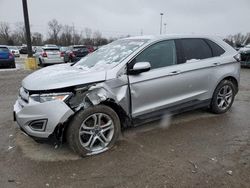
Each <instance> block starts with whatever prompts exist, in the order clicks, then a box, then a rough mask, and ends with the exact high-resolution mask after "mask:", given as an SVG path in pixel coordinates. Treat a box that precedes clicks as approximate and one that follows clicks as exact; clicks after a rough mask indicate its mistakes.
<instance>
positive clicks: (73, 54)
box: [64, 45, 90, 62]
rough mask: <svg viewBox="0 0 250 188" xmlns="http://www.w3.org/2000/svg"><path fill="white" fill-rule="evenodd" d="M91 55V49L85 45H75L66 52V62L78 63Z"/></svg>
mask: <svg viewBox="0 0 250 188" xmlns="http://www.w3.org/2000/svg"><path fill="white" fill-rule="evenodd" d="M89 53H90V51H89V49H88V48H87V46H85V45H74V46H70V47H69V50H67V51H66V52H65V55H64V61H65V62H76V61H78V60H80V59H81V58H82V57H85V56H86V55H88V54H89Z"/></svg>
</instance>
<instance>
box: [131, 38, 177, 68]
mask: <svg viewBox="0 0 250 188" xmlns="http://www.w3.org/2000/svg"><path fill="white" fill-rule="evenodd" d="M133 62H134V63H135V62H149V63H150V64H151V69H156V68H161V67H166V66H170V65H174V64H176V50H175V42H174V41H173V40H168V41H162V42H158V43H156V44H153V45H152V46H150V47H148V48H147V49H145V50H144V51H143V52H142V53H141V54H139V55H138V56H137V57H136V58H135V59H134V61H133Z"/></svg>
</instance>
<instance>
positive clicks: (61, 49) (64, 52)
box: [60, 46, 69, 58]
mask: <svg viewBox="0 0 250 188" xmlns="http://www.w3.org/2000/svg"><path fill="white" fill-rule="evenodd" d="M68 50H69V47H66V46H62V47H60V52H61V57H63V58H64V56H65V54H66V52H67V51H68Z"/></svg>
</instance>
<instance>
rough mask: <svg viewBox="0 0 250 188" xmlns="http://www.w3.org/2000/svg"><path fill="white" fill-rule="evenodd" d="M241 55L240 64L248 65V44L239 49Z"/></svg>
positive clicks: (249, 57)
mask: <svg viewBox="0 0 250 188" xmlns="http://www.w3.org/2000/svg"><path fill="white" fill-rule="evenodd" d="M239 52H240V55H241V65H242V66H247V67H250V44H248V45H246V46H245V47H244V48H241V49H240V50H239Z"/></svg>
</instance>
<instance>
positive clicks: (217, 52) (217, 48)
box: [206, 39, 225, 57]
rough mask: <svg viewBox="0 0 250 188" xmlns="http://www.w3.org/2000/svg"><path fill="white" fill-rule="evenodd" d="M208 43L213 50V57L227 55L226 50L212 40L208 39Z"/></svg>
mask: <svg viewBox="0 0 250 188" xmlns="http://www.w3.org/2000/svg"><path fill="white" fill-rule="evenodd" d="M206 42H207V43H208V45H209V46H210V47H211V49H212V53H213V57H217V56H220V55H222V54H224V53H225V50H224V49H223V48H221V47H220V46H219V45H218V44H216V43H214V42H212V41H211V40H208V39H206Z"/></svg>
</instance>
